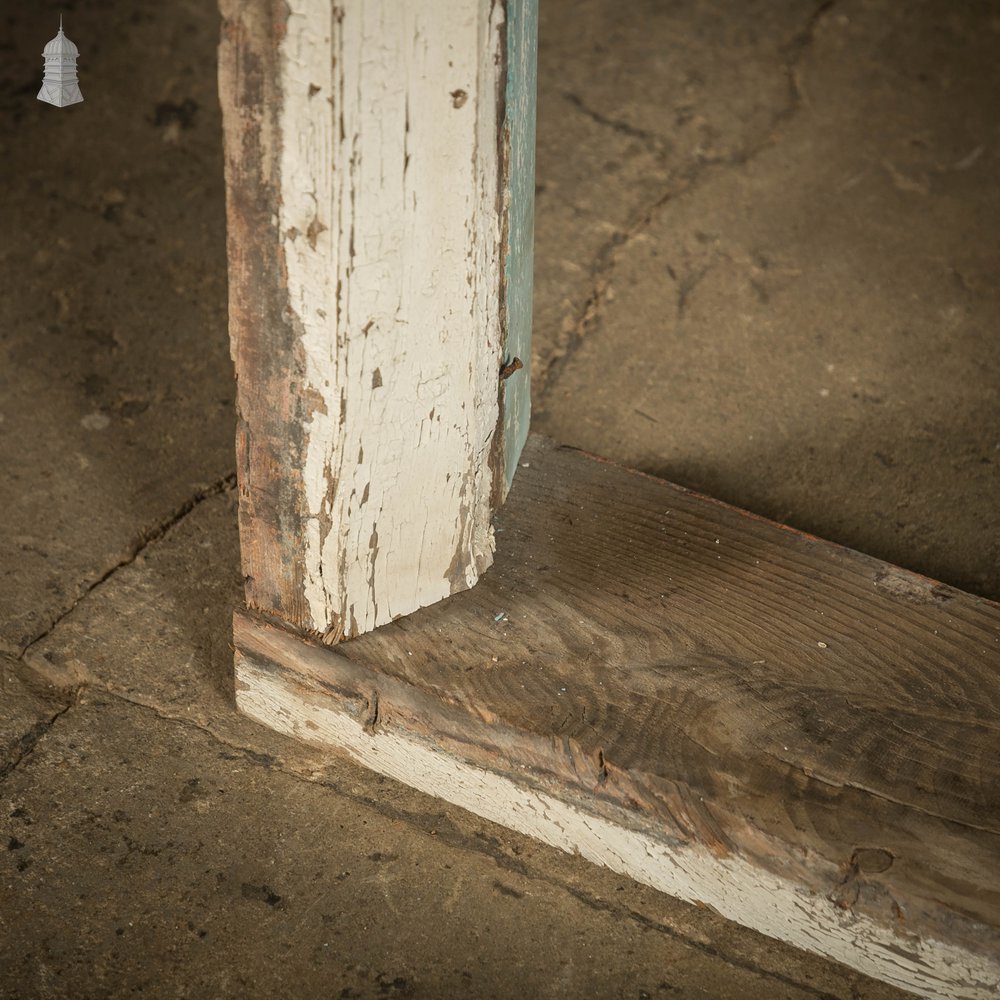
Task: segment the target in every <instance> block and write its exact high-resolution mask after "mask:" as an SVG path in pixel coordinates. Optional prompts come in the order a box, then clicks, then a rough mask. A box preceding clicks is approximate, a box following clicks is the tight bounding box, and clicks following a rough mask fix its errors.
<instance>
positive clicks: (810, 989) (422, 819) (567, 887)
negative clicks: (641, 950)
mask: <svg viewBox="0 0 1000 1000" xmlns="http://www.w3.org/2000/svg"><path fill="white" fill-rule="evenodd" d="M88 687H92V688H93V689H94V690H96V691H99V692H100V693H101V694H104V695H107V696H109V697H112V698H115V699H116V700H118V701H120V702H123V703H125V704H127V705H131V706H133V707H135V708H139V709H143V710H145V711H148V712H151V713H152V714H153V715H155V716H156V718H158V719H159V720H160V721H162V722H167V723H176V724H178V725H182V726H187V727H190V728H191V729H196V730H198V731H199V732H202V733H204V734H205V735H206V736H208V737H209V738H210V739H211V740H212V741H213V742H215V743H217V744H219V745H221V746H224V747H226V748H227V749H229V750H232V751H233V752H235V753H238V754H241V755H242V756H244V757H245V758H246V759H247V760H249V761H250V762H251V763H254V764H257V765H259V766H261V767H267V768H271V769H273V770H275V771H279V772H280V773H281V774H284V775H286V776H287V777H289V778H292V779H293V780H295V781H301V782H305V783H307V784H310V785H316V786H318V787H320V788H324V789H326V790H328V791H330V792H332V793H333V794H335V795H339V796H340V797H341V798H344V799H346V800H348V801H349V802H352V803H353V804H355V805H357V806H361V807H362V808H364V809H367V810H369V811H370V812H372V813H375V814H376V815H377V816H380V817H382V818H384V819H388V820H392V821H395V822H403V823H406V824H407V825H409V826H411V827H414V828H415V829H417V830H420V831H422V832H424V833H427V834H428V835H430V836H433V837H434V839H435V840H436V841H437V842H438V843H442V844H445V845H446V846H447V847H449V848H451V849H453V850H460V851H465V852H466V853H469V854H473V855H479V856H480V857H485V858H488V859H490V860H492V861H493V862H494V863H495V864H496V865H497V867H499V868H502V869H504V870H505V871H511V872H515V873H517V874H518V875H520V876H522V877H523V878H525V879H529V880H531V881H534V882H540V883H542V884H543V885H547V886H550V887H551V888H553V889H556V890H558V891H560V892H565V893H567V894H569V895H570V896H572V897H573V898H574V899H576V900H577V901H578V902H580V903H582V904H583V905H585V906H588V907H590V908H592V909H595V910H600V911H605V912H607V913H608V914H609V915H612V916H614V917H616V918H618V919H621V918H624V919H626V920H629V921H631V922H633V923H634V924H636V925H637V926H638V927H640V928H642V929H643V930H651V931H653V932H654V933H660V934H663V935H665V936H666V937H669V938H670V939H671V940H674V941H677V942H679V943H681V944H684V945H686V946H687V947H690V948H692V949H693V950H695V951H697V952H700V953H702V954H705V955H708V956H710V957H712V958H714V959H716V960H719V961H723V962H725V963H726V964H727V965H731V966H733V967H735V968H738V969H743V970H745V971H749V972H753V973H756V974H757V975H760V976H761V977H763V978H764V979H769V980H773V981H775V982H779V983H782V984H784V985H788V986H793V987H795V988H796V989H799V990H802V991H803V992H805V993H806V994H808V995H810V996H813V997H816V998H817V1000H836V998H835V996H834V995H833V994H830V993H828V992H826V991H824V990H821V989H817V988H816V987H815V986H812V985H811V984H810V983H808V982H806V981H800V980H798V979H795V978H794V977H793V976H789V975H787V974H785V973H783V972H780V971H778V970H776V969H769V968H767V967H766V966H762V965H760V964H758V963H757V962H755V961H754V960H753V959H752V958H749V957H744V956H742V955H738V954H737V955H727V954H725V953H723V952H722V951H721V950H720V949H718V948H716V947H714V946H713V945H712V944H711V942H710V941H708V940H702V939H701V938H699V937H694V936H692V935H690V934H687V933H685V932H684V931H682V930H678V929H677V928H674V927H671V926H670V925H669V924H666V923H663V922H662V921H660V920H656V919H654V918H652V917H649V916H647V915H646V914H644V913H641V912H640V911H638V910H634V909H632V908H631V907H629V906H626V905H620V904H614V903H609V902H607V901H606V900H603V899H600V898H599V897H597V896H594V895H592V894H591V893H589V892H587V891H586V890H584V889H580V888H578V887H577V886H575V885H573V884H572V882H569V881H566V880H563V879H560V878H558V877H556V876H553V875H549V874H547V873H546V872H545V871H543V870H540V869H536V868H533V867H532V866H531V865H529V864H526V863H525V862H524V861H521V860H520V859H519V858H518V857H517V856H516V855H517V849H516V848H515V849H514V853H513V855H512V854H510V853H508V852H506V851H504V850H503V847H502V844H501V841H500V840H499V839H498V838H497V837H493V836H491V835H490V834H489V833H488V832H487V831H483V832H479V831H476V832H475V833H473V834H471V835H470V834H468V833H465V832H464V831H463V830H462V829H460V828H459V827H458V826H457V825H456V824H455V823H454V822H453V821H452V820H451V819H449V818H448V817H447V816H446V815H443V814H442V812H437V813H436V814H427V813H419V812H414V811H412V810H408V809H401V808H398V807H395V806H392V805H390V804H389V803H387V802H385V801H384V800H382V799H377V798H373V797H370V796H367V795H364V794H360V793H358V792H352V791H351V790H350V789H348V788H345V787H343V786H342V785H341V784H340V783H338V782H336V781H330V780H328V779H324V778H318V777H316V776H315V773H311V774H307V773H303V772H301V771H296V770H294V769H293V768H290V767H288V766H287V765H286V766H282V764H281V763H280V762H279V761H278V760H277V759H276V758H275V757H273V756H272V755H271V754H262V753H260V752H259V751H256V750H253V749H252V748H251V747H248V746H244V745H242V744H240V743H234V742H232V741H230V740H228V739H226V738H225V737H224V736H223V735H222V734H220V733H218V732H216V731H215V730H213V729H211V728H209V727H207V726H205V725H203V724H202V723H199V722H197V721H196V720H194V719H188V718H183V717H179V716H172V715H167V714H165V713H164V712H163V710H162V709H160V708H159V707H158V706H157V705H155V704H152V703H149V702H143V701H138V700H136V699H135V698H132V697H129V696H127V695H125V694H123V693H121V692H118V691H114V690H111V689H109V688H105V687H103V686H101V685H88ZM64 711H65V710H64ZM60 714H62V713H60ZM57 717H58V716H57ZM241 718H243V717H242V716H241ZM305 746H306V748H307V749H312V748H309V747H308V744H306V745H305ZM316 752H317V753H318V755H320V756H322V757H326V758H334V759H338V760H347V761H350V763H351V764H352V766H355V767H362V765H360V764H358V763H357V762H356V761H354V760H352V759H351V758H350V756H349V755H348V754H346V753H343V754H335V753H332V752H331V751H329V750H320V749H317V751H316ZM401 787H403V788H406V789H407V790H408V791H410V792H412V793H413V794H415V795H420V794H421V793H419V792H415V791H414V790H413V789H410V788H408V786H406V785H401ZM431 801H433V802H434V803H435V804H436V805H437V806H438V807H440V808H441V809H459V810H460V811H461V812H463V813H465V810H462V809H461V807H460V806H453V805H451V803H448V802H445V801H443V800H437V799H434V800H431ZM467 815H471V816H473V817H474V819H476V820H477V821H479V822H480V823H483V824H488V825H489V826H492V825H493V824H492V823H490V821H489V820H484V819H482V818H481V817H478V816H475V814H474V813H470V814H467ZM504 833H506V834H509V835H511V836H514V834H512V832H511V831H509V830H506V829H504ZM532 843H533V844H534V843H536V842H534V841H533V842H532ZM547 849H551V850H558V849H557V848H547ZM630 881H631V880H630ZM775 943H776V944H777V942H775Z"/></svg>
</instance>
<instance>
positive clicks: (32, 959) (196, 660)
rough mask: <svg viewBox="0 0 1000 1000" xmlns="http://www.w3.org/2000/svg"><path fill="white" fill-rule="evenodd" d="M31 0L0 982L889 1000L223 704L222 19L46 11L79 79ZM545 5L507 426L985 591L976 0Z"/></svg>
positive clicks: (229, 536)
mask: <svg viewBox="0 0 1000 1000" xmlns="http://www.w3.org/2000/svg"><path fill="white" fill-rule="evenodd" d="M57 16H58V15H57V13H56V8H55V7H51V9H50V8H49V6H48V5H40V6H36V7H31V8H29V7H26V6H23V5H22V7H21V8H20V9H18V10H17V11H16V12H15V11H13V10H11V11H10V12H5V13H4V14H3V23H4V42H5V44H6V46H7V47H6V48H5V61H4V68H3V70H2V71H0V73H2V74H3V75H5V76H6V78H7V85H6V86H5V88H4V90H3V93H4V97H3V98H2V101H0V152H2V154H3V157H4V163H5V167H6V169H5V172H4V180H5V184H4V185H3V190H2V195H0V197H2V199H3V201H2V207H3V217H4V220H5V222H4V232H5V238H4V239H3V240H2V241H0V257H2V259H3V262H4V266H5V270H6V273H7V274H8V275H9V280H8V282H7V283H5V286H4V288H3V290H2V292H0V319H2V322H0V467H2V468H3V470H4V472H5V475H4V477H3V478H2V480H0V503H2V507H3V510H4V530H3V531H2V532H0V654H5V656H4V657H2V658H0V664H2V686H0V774H2V783H0V836H2V839H0V886H2V889H0V967H2V968H3V969H4V970H5V975H4V976H3V977H0V997H4V998H6V997H10V998H14V997H17V998H21V997H33V996H47V997H60V996H67V997H68V996H73V997H81V996H82V997H86V996H119V995H125V994H127V993H131V992H135V991H136V990H138V989H140V988H141V989H142V991H143V992H144V993H146V994H149V995H154V996H165V995H178V996H180V995H187V996H197V995H212V996H230V995H232V996H236V995H239V996H264V995H269V996H271V995H275V993H282V992H283V991H287V990H288V989H290V988H291V986H292V984H294V986H295V988H296V991H297V992H299V993H301V994H304V995H309V996H312V995H316V996H320V995H322V996H328V995H341V996H345V997H350V996H357V997H366V996H394V995H399V996H426V997H436V996H456V997H457V996H472V995H475V996H523V995H534V996H550V997H575V996H608V997H611V996H616V997H617V996H631V997H642V996H647V997H657V996H680V997H690V998H695V997H733V998H739V997H747V998H750V997H754V998H756V997H759V996H762V995H765V996H768V997H788V998H799V997H803V998H804V997H838V998H844V1000H847V998H852V1000H853V998H864V1000H875V998H888V997H896V996H901V994H899V993H898V992H897V991H894V990H892V989H890V988H888V987H886V986H883V985H880V984H877V983H874V982H872V981H870V980H867V979H865V978H864V977H861V976H859V975H857V974H855V973H853V972H851V971H850V970H847V969H844V968H842V967H839V966H836V965H833V964H830V963H825V962H821V961H819V960H817V959H815V958H813V957H811V956H808V955H803V954H801V953H798V952H795V951H793V950H791V949H788V948H784V947H782V946H780V945H777V944H775V943H773V942H770V941H767V940H765V939H763V938H761V937H759V936H757V935H755V934H752V933H750V932H747V931H745V930H743V929H741V928H739V927H735V926H733V925H731V924H728V923H726V922H724V921H721V920H719V919H718V918H717V917H715V916H714V915H713V914H712V913H710V912H707V911H704V910H698V909H695V908H692V907H688V906H684V905H682V904H679V903H676V902H674V901H672V900H670V899H667V898H665V897H663V896H660V895H658V894H656V893H654V892H652V891H651V890H647V889H644V888H642V887H639V886H636V885H633V884H631V883H629V882H627V881H625V880H622V879H620V878H618V877H616V876H614V875H613V874H612V873H609V872H606V871H601V870H598V869H596V868H594V867H591V866H589V865H586V864H584V863H582V862H580V861H579V860H578V859H574V858H570V857H564V856H562V855H561V854H559V853H557V852H556V851H554V850H551V849H548V848H546V847H544V846H542V845H539V844H535V843H533V842H530V841H528V840H526V839H524V838H522V837H518V836H516V835H514V834H512V833H510V832H509V831H506V830H502V829H499V828H497V827H493V826H491V825H490V824H488V823H485V822H483V821H480V820H477V819H476V818H474V817H472V816H470V815H468V814H465V813H462V812H461V811H460V810H457V809H452V808H450V807H445V806H443V805H442V804H441V803H439V802H435V801H432V800H430V799H426V798H423V797H421V796H419V795H417V794H415V793H413V792H411V791H409V790H407V789H405V788H402V787H400V786H397V785H395V784H393V783H391V782H388V781H383V780H381V779H379V778H377V777H375V776H373V775H371V774H368V773H366V772H363V771H361V770H359V769H357V768H355V767H352V766H351V765H349V764H348V763H346V762H344V761H340V760H334V761H330V760H329V759H321V758H319V757H317V756H315V755H312V754H310V753H309V752H308V751H305V750H303V749H302V748H301V747H299V746H297V745H295V744H293V743H290V742H289V741H286V740H283V739H281V738H280V737H279V736H277V735H276V734H273V733H269V732H267V731H265V730H262V729H260V728H259V727H257V726H255V725H253V724H252V723H250V722H249V721H248V720H245V719H242V718H240V717H239V716H237V715H235V713H234V712H233V710H232V682H231V674H230V670H231V650H230V648H229V616H230V613H231V609H232V607H233V605H234V603H235V602H236V601H237V600H238V599H239V594H240V585H241V580H240V570H239V559H238V552H237V545H236V534H235V498H234V496H233V493H232V489H231V485H230V484H231V482H232V479H231V474H232V470H233V468H234V465H235V462H234V458H233V445H232V435H233V414H232V399H233V387H232V384H231V367H230V364H229V360H228V347H227V343H226V330H225V304H226V303H225V256H224V253H225V251H224V229H223V225H224V215H223V190H222V163H221V136H220V123H219V114H218V109H217V105H216V100H215V96H214V87H215V67H214V58H215V54H214V47H215V42H216V37H217V15H216V13H215V9H214V5H213V4H212V3H211V2H207V0H183V2H178V3H175V4H171V5H156V4H152V3H149V2H146V0H142V2H137V3H132V4H127V5H126V4H123V3H109V4H107V5H103V6H101V8H100V10H97V9H93V10H83V9H79V10H76V11H74V12H72V18H73V27H72V29H71V28H70V24H69V23H67V32H68V33H69V34H70V35H71V37H73V38H74V41H76V42H77V44H78V45H79V47H80V50H81V59H80V74H81V85H82V87H83V89H84V92H85V93H86V95H87V100H86V102H85V103H84V104H82V105H79V106H78V107H76V108H70V109H63V110H57V109H53V108H50V107H46V106H44V105H42V104H40V103H39V102H37V101H35V100H34V94H35V93H36V92H37V77H38V76H39V75H40V63H41V60H40V57H39V55H38V52H39V51H40V46H41V45H42V44H44V41H45V40H47V39H48V38H49V37H51V33H52V31H51V28H52V22H53V19H54V18H57ZM542 19H543V20H542V29H541V38H540V86H541V96H540V101H539V151H538V191H539V194H538V207H537V221H536V231H537V249H536V308H535V322H536V331H535V345H534V347H535V358H534V372H535V378H536V392H535V400H534V405H535V408H536V416H535V420H534V426H535V428H536V429H538V430H542V431H545V432H547V433H550V434H552V435H553V436H555V437H556V438H558V439H560V440H562V441H564V442H566V443H570V444H574V445H577V446H580V447H584V448H588V449H591V450H595V451H599V452H602V453H603V454H605V455H607V456H608V457H610V458H613V459H615V460H618V461H623V462H627V463H631V464H635V465H639V466H640V467H642V468H644V469H646V470H647V471H652V472H657V473H661V474H665V475H667V476H668V477H670V478H672V479H674V480H676V481H679V482H681V483H683V484H685V485H688V486H693V487H695V488H701V489H705V490H707V491H709V492H711V493H714V494H715V495H718V496H720V497H722V498H723V499H726V500H729V501H732V502H735V503H737V504H740V505H742V506H746V507H749V508H751V509H753V510H757V511H759V512H761V513H764V514H770V515H772V516H777V517H779V518H782V519H785V520H789V521H791V522H792V523H794V524H795V525H796V526H798V527H802V528H806V529H810V530H815V531H818V532H819V533H821V534H824V535H826V536H828V537H831V538H833V539H834V540H836V541H840V542H844V543H846V544H850V545H854V546H856V547H860V548H862V549H864V550H866V551H868V552H871V553H872V554H874V555H878V556H882V557H885V558H889V559H890V560H892V561H894V562H896V563H898V564H900V565H902V566H904V567H907V568H910V569H915V570H918V571H920V572H923V573H927V574H929V575H931V576H936V577H939V578H941V579H943V580H944V581H945V582H946V583H950V584H954V585H957V586H960V587H964V588H966V589H969V590H972V591H974V592H977V593H981V594H984V595H986V596H991V597H994V598H997V597H1000V578H998V576H997V567H998V566H1000V558H998V556H1000V552H998V544H1000V542H998V539H1000V532H998V531H997V527H998V526H997V516H998V513H997V508H996V504H995V501H994V498H995V496H996V493H997V487H998V485H1000V484H998V475H997V469H998V463H1000V448H998V445H1000V441H998V439H997V430H996V428H997V426H998V421H997V416H998V411H997V402H996V396H997V393H996V392H995V387H996V385H997V371H996V352H995V351H993V350H992V343H993V339H994V337H995V324H996V320H995V315H996V308H995V306H996V301H995V300H996V296H997V291H996V264H997V260H996V250H995V239H994V234H995V231H996V228H997V225H996V223H997V220H998V216H1000V196H998V194H997V189H996V185H995V184H994V183H993V181H992V178H993V176H994V175H995V173H996V167H997V162H996V159H997V155H998V150H1000V133H998V130H997V126H996V123H995V116H994V115H993V114H992V111H991V108H992V103H993V97H994V95H995V94H996V93H997V91H998V83H1000V81H998V80H997V78H996V77H997V74H998V72H1000V70H998V68H997V65H996V61H995V59H994V58H993V53H994V52H995V48H996V43H997V41H998V40H1000V17H997V16H996V15H995V13H993V12H992V11H991V9H990V8H989V7H988V6H986V5H968V6H966V5H961V6H959V5H954V4H948V3H944V2H938V3H934V2H928V3H925V4H922V5H920V6H919V8H916V9H912V8H910V9H907V11H905V12H904V11H903V10H902V9H900V8H898V5H893V4H891V3H889V2H888V0H866V2H861V0H855V2H847V0H837V2H835V3H825V4H821V3H805V2H797V0H796V2H792V0H787V2H781V3H763V2H761V3H736V2H735V0H720V2H719V3H718V4H712V5H707V4H700V3H695V2H693V0H689V2H683V3H671V4H667V3H659V2H655V3H654V2H650V3H641V4H640V3H636V4H626V5H622V4H617V3H613V2H611V0H583V2H578V3H573V4H570V3H568V0H547V2H543V3H542ZM36 50H37V51H36ZM139 66H141V67H142V72H137V67H139ZM623 401H626V402H623ZM626 403H627V405H626ZM22 654H23V655H22Z"/></svg>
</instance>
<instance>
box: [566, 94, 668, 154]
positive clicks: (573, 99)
mask: <svg viewBox="0 0 1000 1000" xmlns="http://www.w3.org/2000/svg"><path fill="white" fill-rule="evenodd" d="M562 96H563V97H564V98H565V99H566V100H567V101H569V102H570V104H572V105H573V106H574V107H575V108H577V110H579V111H580V112H581V113H582V114H584V115H586V116H587V117H588V118H589V119H591V121H594V122H596V123H597V124H598V125H603V126H604V127H605V128H610V129H612V130H613V131H615V132H618V133H619V134H620V135H627V136H629V137H630V138H632V139H639V140H640V141H641V142H643V143H645V145H646V147H647V148H648V149H649V150H650V152H653V153H655V154H656V155H657V156H661V157H662V156H666V154H667V150H668V147H669V143H668V142H667V140H665V139H664V138H663V137H662V136H659V135H657V134H656V133H655V132H650V131H648V130H646V129H642V128H638V127H636V126H635V125H630V124H629V123H628V122H626V121H622V120H621V119H619V118H610V117H609V116H607V115H602V114H601V113H600V112H599V111H595V110H594V109H593V108H591V107H589V106H588V105H587V104H585V103H584V100H583V98H582V97H580V95H579V94H574V93H572V92H571V91H568V90H567V91H563V95H562Z"/></svg>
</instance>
